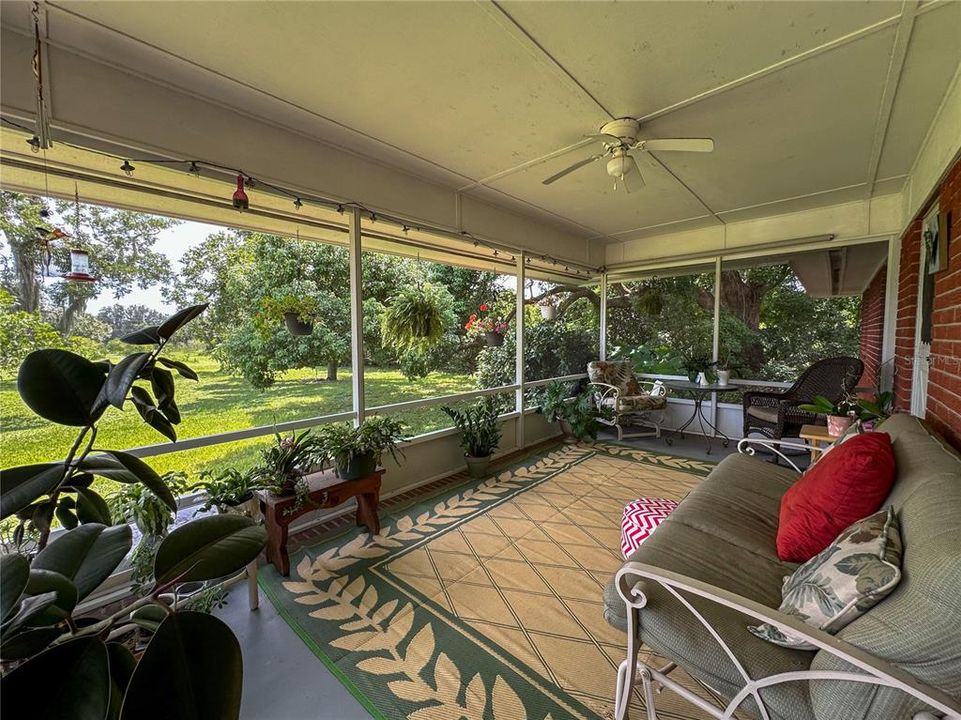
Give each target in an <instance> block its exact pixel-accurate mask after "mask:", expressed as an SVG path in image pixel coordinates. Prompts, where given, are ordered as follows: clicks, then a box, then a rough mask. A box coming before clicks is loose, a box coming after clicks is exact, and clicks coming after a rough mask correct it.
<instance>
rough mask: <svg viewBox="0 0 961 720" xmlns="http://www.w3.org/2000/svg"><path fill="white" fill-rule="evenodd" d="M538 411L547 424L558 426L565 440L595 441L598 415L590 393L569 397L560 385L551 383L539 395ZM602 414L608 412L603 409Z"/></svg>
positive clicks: (584, 392) (585, 392)
mask: <svg viewBox="0 0 961 720" xmlns="http://www.w3.org/2000/svg"><path fill="white" fill-rule="evenodd" d="M539 411H540V412H541V413H543V415H544V419H546V420H547V422H556V423H558V424H560V426H561V432H562V433H564V437H565V438H567V439H571V440H597V431H598V422H597V415H598V413H597V411H596V410H595V407H594V398H593V395H592V393H591V392H590V391H587V390H585V391H583V392H580V393H577V394H574V395H571V394H570V393H569V392H568V391H567V389H566V388H565V387H564V385H563V384H562V383H559V382H556V381H555V382H552V383H551V384H550V385H547V386H546V387H545V388H544V390H543V392H542V393H541V401H540V408H539ZM602 412H605V413H606V412H609V410H608V409H607V408H605V409H604V410H602Z"/></svg>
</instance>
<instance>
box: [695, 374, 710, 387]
mask: <svg viewBox="0 0 961 720" xmlns="http://www.w3.org/2000/svg"><path fill="white" fill-rule="evenodd" d="M697 384H698V385H710V384H711V383H710V382H709V381H708V379H707V375H706V374H704V373H702V372H699V373H698V374H697Z"/></svg>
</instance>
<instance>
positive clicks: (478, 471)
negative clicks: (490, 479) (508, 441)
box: [464, 455, 491, 478]
mask: <svg viewBox="0 0 961 720" xmlns="http://www.w3.org/2000/svg"><path fill="white" fill-rule="evenodd" d="M464 460H466V461H467V474H468V475H470V476H471V477H472V478H482V477H485V476H486V475H487V468H489V467H490V464H491V456H490V455H487V456H485V457H474V456H473V455H465V456H464Z"/></svg>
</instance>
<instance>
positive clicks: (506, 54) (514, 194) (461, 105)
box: [0, 0, 961, 288]
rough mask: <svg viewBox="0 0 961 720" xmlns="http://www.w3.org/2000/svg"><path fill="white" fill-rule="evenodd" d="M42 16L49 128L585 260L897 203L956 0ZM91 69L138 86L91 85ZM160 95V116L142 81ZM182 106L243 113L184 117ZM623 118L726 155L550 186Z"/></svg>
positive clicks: (956, 44)
mask: <svg viewBox="0 0 961 720" xmlns="http://www.w3.org/2000/svg"><path fill="white" fill-rule="evenodd" d="M43 6H44V29H43V32H44V34H45V36H46V38H47V39H48V40H49V43H50V54H51V57H50V61H49V66H48V70H49V78H50V82H49V85H50V106H51V113H52V115H53V118H54V127H55V128H61V129H63V130H64V131H66V130H72V131H75V132H78V133H80V134H81V135H83V136H84V137H85V139H86V141H87V142H89V143H91V144H93V145H97V144H110V146H111V147H118V146H129V147H131V148H138V149H140V148H144V147H150V148H152V149H155V150H156V151H157V152H158V153H179V154H181V155H185V156H191V157H205V155H203V151H205V152H207V153H208V155H206V157H210V156H211V155H214V156H215V157H214V158H213V159H217V160H219V161H222V162H233V163H234V164H236V165H238V166H239V165H243V166H244V167H247V168H252V170H251V171H252V172H254V171H257V170H260V167H258V166H257V165H256V164H252V163H259V164H260V165H262V166H263V169H262V170H261V172H262V173H263V174H264V175H266V176H269V177H272V178H278V177H282V174H286V175H287V176H289V177H290V182H291V183H299V184H300V185H301V186H305V185H306V184H308V183H315V184H316V185H315V186H314V187H319V188H320V189H323V190H327V191H328V192H335V193H336V192H338V191H339V192H340V193H341V194H342V195H344V196H356V195H358V193H357V192H355V188H362V189H363V190H364V191H365V192H367V194H368V195H367V196H369V197H370V198H371V199H370V204H371V205H373V206H379V207H386V208H387V209H392V210H394V211H396V212H398V213H399V214H401V215H406V216H408V217H414V218H426V219H433V220H435V224H436V225H438V226H443V227H450V228H454V229H455V230H456V229H457V228H459V227H461V226H464V225H469V224H470V214H469V213H468V212H467V210H463V211H462V210H461V204H462V203H464V204H465V205H464V207H465V208H466V207H468V206H467V205H466V203H469V202H471V203H474V205H472V206H470V207H476V208H478V210H477V211H476V212H475V213H474V214H473V217H476V218H478V219H477V220H476V221H475V223H476V224H477V225H478V226H480V225H482V224H483V223H482V222H481V220H480V218H481V216H483V215H485V214H487V213H486V209H485V208H486V207H487V206H490V207H493V208H495V209H503V210H505V211H506V212H509V213H510V215H505V216H503V218H499V219H498V220H497V222H491V223H488V227H487V228H485V229H487V230H488V233H487V234H488V235H490V236H496V235H497V234H499V233H500V234H501V236H502V237H503V236H509V235H511V234H512V233H513V234H514V235H515V238H514V241H515V243H516V245H517V246H526V247H528V248H529V249H530V250H532V251H533V252H535V253H538V252H544V251H545V250H549V251H552V252H555V253H556V254H557V256H559V257H566V258H569V259H570V261H571V262H582V263H585V264H586V265H589V266H592V267H595V268H596V267H600V266H602V265H604V264H608V265H610V264H611V261H612V258H614V259H616V257H617V253H616V252H612V251H611V248H613V247H616V246H617V245H618V244H622V243H628V242H634V243H637V242H639V241H640V242H643V241H645V239H648V238H649V239H651V240H652V242H655V241H661V242H663V243H664V244H666V245H667V246H668V247H670V246H671V240H670V239H671V238H672V237H673V236H674V235H675V234H677V233H683V232H687V231H692V230H697V229H700V228H714V227H727V226H731V225H732V224H735V223H739V222H745V221H750V220H752V219H757V218H766V217H770V216H780V215H785V214H788V213H794V212H801V211H806V210H810V209H812V208H819V207H828V206H838V205H839V204H840V203H847V202H855V201H867V202H870V201H872V200H880V199H883V198H886V197H893V196H895V195H896V194H897V193H899V192H900V191H901V190H902V186H903V184H904V182H905V179H906V178H907V177H908V174H909V172H910V171H911V169H912V166H913V165H914V163H915V161H916V158H917V156H918V153H919V152H920V150H921V148H922V143H923V142H924V140H925V137H926V135H927V134H928V131H929V129H930V128H931V126H932V122H933V121H934V119H935V117H936V114H937V113H938V111H939V109H940V107H941V106H942V104H943V102H944V100H945V96H946V94H947V93H948V92H949V89H950V88H951V87H952V86H953V85H952V84H953V83H955V82H956V75H957V72H958V68H959V60H961V3H953V2H937V1H935V2H921V3H916V2H903V3H902V2H831V3H820V2H810V3H804V2H800V3H798V2H792V3H778V2H766V3H741V2H732V3H674V2H648V3H618V4H603V5H599V4H596V3H536V2H503V3H380V2H372V3H230V4H226V3H216V2H190V3H176V2H174V3H153V2H64V1H63V0H55V1H53V2H46V3H43ZM0 20H2V25H3V28H4V40H5V42H4V43H3V46H4V47H3V48H2V51H3V56H2V59H3V65H2V71H3V80H4V82H3V84H2V105H3V110H4V112H7V113H11V112H12V113H14V114H15V115H16V116H17V117H21V118H28V117H29V115H30V114H31V104H30V94H29V92H28V90H29V82H27V81H29V79H30V78H29V65H28V64H26V65H25V64H24V60H25V58H24V49H25V48H29V47H30V44H29V43H28V42H26V41H27V40H28V39H29V38H28V37H27V35H26V33H28V32H29V31H30V19H29V4H28V3H25V2H4V3H3V4H2V6H0ZM26 61H27V62H29V54H27V56H26ZM88 66H89V68H88ZM95 66H96V67H97V68H101V69H102V68H104V67H108V68H109V69H110V72H112V73H122V75H119V74H118V75H116V77H117V78H120V77H123V78H125V79H126V80H129V81H130V84H129V85H123V86H122V87H120V84H118V83H117V82H116V81H114V82H112V87H108V83H107V82H106V75H104V77H103V78H99V80H100V81H101V82H100V84H98V83H97V82H92V81H90V82H85V81H87V80H92V79H93V78H94V74H93V70H92V69H90V68H93V67H95ZM151 88H159V89H158V90H157V91H156V92H153V93H152V95H153V96H154V98H156V97H159V96H160V95H163V100H164V101H165V102H168V107H169V115H168V116H166V117H160V115H162V114H163V110H159V111H158V110H157V108H158V107H160V105H159V103H160V100H156V102H157V103H158V104H157V105H156V106H151V105H148V104H147V103H146V102H145V101H144V100H145V99H146V96H145V95H144V96H143V97H141V95H138V94H137V93H138V92H141V91H142V92H143V93H146V91H147V90H148V89H151ZM170 91H176V92H177V93H179V94H178V95H177V96H176V97H175V96H174V95H172V94H169V93H170ZM85 93H87V95H86V96H85ZM125 93H126V95H125ZM125 97H126V101H125ZM181 98H193V99H196V100H199V101H203V102H204V103H207V104H208V105H209V106H211V107H213V106H215V107H216V108H218V109H219V110H229V111H233V117H234V118H235V119H234V120H232V121H229V122H230V124H226V125H225V124H218V121H217V120H215V119H214V115H213V114H209V115H206V114H199V113H198V114H194V115H190V114H185V112H186V110H187V105H186V101H181ZM205 107H207V106H206V105H205ZM627 115H630V116H634V117H638V118H641V120H642V123H643V124H642V131H641V135H642V136H643V137H650V138H656V137H665V136H666V137H711V138H713V139H714V140H715V144H716V149H715V151H714V152H713V153H710V154H698V153H666V152H665V153H659V154H653V153H650V154H648V153H639V154H638V155H637V157H638V162H639V165H640V169H641V172H642V174H643V176H644V179H645V181H646V187H645V188H643V189H642V190H639V191H636V192H634V193H632V194H630V195H628V194H625V193H624V192H623V191H614V190H613V188H612V185H611V179H610V178H609V177H608V176H607V175H606V174H605V172H604V168H603V163H596V164H594V165H592V166H589V167H587V168H584V169H582V170H580V171H578V172H576V173H574V174H572V175H570V176H567V177H565V178H564V179H562V180H560V181H558V182H556V183H554V184H553V185H550V186H545V185H543V184H542V180H543V179H544V178H546V177H547V176H549V175H551V174H553V173H555V172H557V171H558V170H560V169H561V168H563V167H565V166H567V165H569V164H571V163H573V162H575V161H576V160H578V159H580V158H583V157H586V156H588V155H590V154H592V153H594V152H596V151H598V150H600V149H601V148H600V145H599V144H597V142H596V141H587V140H585V139H584V135H585V134H586V133H590V132H595V131H596V130H597V129H598V128H599V127H600V126H601V125H602V124H603V123H604V122H606V121H608V120H610V119H611V118H614V117H620V116H627ZM217 117H228V116H224V115H220V116H217ZM257 122H259V123H263V124H264V127H265V128H266V127H267V125H269V128H271V129H272V131H276V130H278V129H279V130H281V131H284V132H285V133H287V134H288V135H289V136H291V137H293V136H296V137H297V138H300V139H309V140H311V141H316V142H317V143H319V144H318V145H317V147H318V148H320V147H321V146H322V147H323V148H325V149H323V150H318V151H317V153H318V154H317V155H316V156H312V155H311V154H310V153H304V152H303V151H301V150H298V149H295V148H294V146H293V145H292V144H291V145H290V146H289V147H288V146H285V145H282V144H279V145H277V146H271V145H269V142H272V141H268V140H267V138H268V133H267V132H266V131H265V132H264V133H251V132H250V128H252V127H255V125H254V124H252V123H257ZM171 125H173V126H174V127H173V128H171V127H170V126H171ZM165 126H166V127H165ZM175 130H176V132H174V131H175ZM269 137H271V138H273V137H275V136H274V135H269ZM276 137H279V136H276ZM292 142H293V141H291V143H292ZM258 143H261V144H262V145H263V147H258ZM330 148H336V149H337V150H338V151H343V152H344V153H346V155H345V156H344V157H348V158H353V161H355V162H360V161H361V160H363V161H364V162H367V163H368V165H365V166H364V168H363V170H364V172H367V170H368V166H369V165H370V164H371V163H372V164H373V165H374V166H377V167H378V168H380V169H381V170H382V171H383V172H388V171H389V172H394V171H399V172H400V175H397V176H396V177H400V178H407V181H406V187H404V183H405V181H404V180H403V179H402V180H400V181H397V180H391V181H390V182H392V183H394V186H393V187H391V188H388V187H387V180H385V181H384V183H372V182H366V184H365V185H360V183H361V182H362V181H364V180H365V179H366V177H367V176H366V175H364V173H362V172H360V171H359V170H358V172H357V173H351V172H345V170H347V169H348V168H350V167H352V166H350V165H349V164H340V165H336V166H334V165H333V164H332V163H331V162H329V159H330V157H329V156H328V155H327V154H323V153H328V152H330ZM562 148H568V150H567V151H566V152H562V153H558V152H557V151H558V150H559V149H562ZM949 149H951V150H952V151H953V150H954V148H953V147H952V148H949ZM198 150H199V151H201V152H198ZM188 151H189V152H188ZM228 153H230V154H231V155H232V157H225V155H227V154H228ZM267 154H269V155H270V157H266V155H267ZM338 158H340V156H338ZM947 159H948V158H945V160H947ZM345 163H347V161H345ZM385 177H386V176H385ZM420 182H424V183H428V184H429V185H430V192H433V191H434V189H435V188H438V187H439V188H440V189H441V190H440V191H439V192H438V194H437V196H436V199H435V197H434V196H433V195H431V196H430V197H427V194H426V191H425V192H423V193H421V192H420V191H421V185H419V183H420ZM424 187H426V186H424ZM418 193H420V194H418ZM445 197H447V198H450V203H449V207H446V205H447V202H448V201H447V200H445V199H444V198H445ZM455 199H456V202H454V200H455ZM405 203H406V204H408V207H404V205H405ZM892 204H898V205H899V206H900V203H892ZM455 205H456V206H457V210H456V211H455V208H454V206H455ZM200 219H211V220H214V219H213V218H200ZM234 220H236V218H234ZM522 223H528V224H527V225H522ZM233 224H236V222H234V223H233ZM897 224H898V223H896V222H892V223H890V225H891V226H892V227H893V228H894V231H896V230H897V229H898V228H897V227H895V226H896V225H897ZM534 225H537V226H538V228H550V229H551V230H550V232H551V233H553V235H545V236H544V237H543V238H541V237H535V236H537V235H538V233H536V232H534V231H533V228H534ZM868 225H870V222H868ZM491 228H492V229H491ZM823 232H824V233H825V234H830V233H832V232H833V228H832V227H831V226H830V225H826V226H825V227H823ZM782 239H784V238H781V237H777V236H769V237H766V238H762V240H763V241H764V242H772V241H777V240H782ZM701 249H702V248H693V247H692V248H690V250H691V251H693V250H701ZM687 250H688V248H686V247H683V246H680V247H678V246H675V247H674V248H672V251H673V252H675V253H676V254H677V255H679V256H683V255H684V254H685V252H686V251H687ZM864 252H867V251H864ZM468 253H469V249H468ZM825 257H828V256H827V254H825ZM882 259H883V258H882ZM876 260H878V257H877V256H876V255H875V256H872V257H871V258H870V260H869V262H868V263H866V265H865V266H867V265H872V264H876V262H875V261H876ZM498 262H500V261H498ZM820 265H821V266H824V263H823V262H821V263H820ZM847 265H850V263H847ZM835 267H837V265H836V263H835ZM808 272H809V273H817V272H819V271H818V270H817V268H816V264H812V267H811V268H809V269H808ZM868 279H869V278H868ZM840 284H841V285H842V286H844V287H853V286H854V285H856V284H857V282H855V280H854V279H851V280H850V281H846V280H842V281H841V283H840ZM811 285H812V287H813V286H815V285H817V286H819V287H822V288H823V287H824V286H825V280H824V278H823V277H822V278H821V279H820V280H817V279H814V277H813V275H812V281H811ZM835 285H837V283H836V282H835Z"/></svg>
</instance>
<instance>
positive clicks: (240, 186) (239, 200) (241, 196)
mask: <svg viewBox="0 0 961 720" xmlns="http://www.w3.org/2000/svg"><path fill="white" fill-rule="evenodd" d="M232 200H233V203H234V207H235V208H237V209H238V210H240V211H241V212H243V211H244V210H246V209H247V208H249V207H250V198H248V197H247V193H246V192H245V191H244V176H243V175H238V176H237V189H236V190H234V195H233V198H232Z"/></svg>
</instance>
